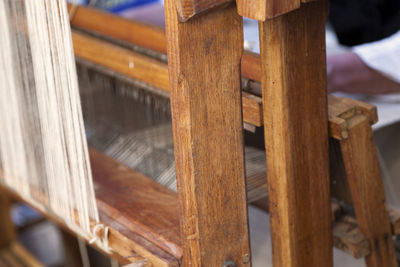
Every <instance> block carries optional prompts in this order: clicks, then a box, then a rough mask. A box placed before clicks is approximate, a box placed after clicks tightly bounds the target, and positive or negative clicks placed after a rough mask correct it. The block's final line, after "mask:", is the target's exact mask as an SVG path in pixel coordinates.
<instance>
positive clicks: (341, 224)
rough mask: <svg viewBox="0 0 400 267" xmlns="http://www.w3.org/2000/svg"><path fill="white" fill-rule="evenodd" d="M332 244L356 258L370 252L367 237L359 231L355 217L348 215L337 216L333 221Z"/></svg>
mask: <svg viewBox="0 0 400 267" xmlns="http://www.w3.org/2000/svg"><path fill="white" fill-rule="evenodd" d="M333 244H334V246H335V247H337V248H339V249H340V250H342V251H344V252H346V253H348V254H350V255H352V256H353V257H354V258H356V259H360V258H363V257H366V256H368V255H369V254H370V253H371V247H370V245H369V241H368V239H367V238H366V237H365V236H364V235H363V234H362V233H361V231H360V229H359V228H358V226H357V221H356V219H354V218H352V217H350V216H344V217H342V218H339V219H338V220H337V221H335V222H334V223H333Z"/></svg>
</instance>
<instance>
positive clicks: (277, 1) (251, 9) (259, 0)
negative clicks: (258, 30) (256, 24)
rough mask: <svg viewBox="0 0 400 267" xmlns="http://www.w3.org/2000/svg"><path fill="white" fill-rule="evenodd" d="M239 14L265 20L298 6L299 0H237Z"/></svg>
mask: <svg viewBox="0 0 400 267" xmlns="http://www.w3.org/2000/svg"><path fill="white" fill-rule="evenodd" d="M236 5H237V10H238V13H239V15H241V16H243V17H246V18H250V19H255V20H258V21H265V20H267V19H271V18H274V17H277V16H280V15H282V14H285V13H288V12H290V11H292V10H295V9H297V8H299V7H300V1H299V0H284V1H283V0H237V1H236Z"/></svg>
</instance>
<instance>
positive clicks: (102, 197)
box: [0, 148, 182, 267]
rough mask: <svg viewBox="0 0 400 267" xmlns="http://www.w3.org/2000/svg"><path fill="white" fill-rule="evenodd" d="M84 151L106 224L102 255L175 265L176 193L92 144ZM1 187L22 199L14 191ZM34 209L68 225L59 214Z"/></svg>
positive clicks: (177, 247)
mask: <svg viewBox="0 0 400 267" xmlns="http://www.w3.org/2000/svg"><path fill="white" fill-rule="evenodd" d="M89 155H90V162H91V167H92V172H93V183H94V188H95V195H96V200H97V206H98V209H99V215H100V221H101V223H103V224H104V225H106V226H109V246H110V248H111V249H112V251H113V254H106V256H108V257H113V258H115V259H117V260H119V261H120V263H121V264H128V263H132V262H136V261H138V260H139V261H141V260H142V259H143V258H145V259H147V261H148V264H150V265H151V264H152V265H153V266H165V267H167V266H173V267H177V266H179V261H180V259H181V258H182V249H181V242H180V236H179V234H180V231H179V213H178V199H177V195H176V193H175V192H173V191H171V190H169V189H167V188H165V187H163V186H161V185H160V184H158V183H156V182H154V181H153V180H151V179H150V178H147V177H145V176H144V175H142V174H140V173H138V172H136V171H134V170H132V169H130V168H128V167H126V166H124V165H122V164H120V163H118V162H116V161H115V160H113V159H111V158H109V157H107V156H105V155H104V154H102V153H100V152H98V151H96V150H94V149H91V148H89ZM1 174H2V173H1V170H0V175H1ZM0 189H4V190H6V192H7V193H8V194H10V196H12V197H13V198H15V199H17V200H19V201H24V200H23V199H22V198H21V197H20V196H19V195H17V194H16V193H15V192H12V191H10V190H7V189H6V188H0ZM39 212H40V213H41V214H43V215H44V216H45V217H46V218H47V219H49V220H51V221H53V222H54V223H57V224H58V225H59V226H60V227H62V228H63V229H64V230H66V231H71V230H70V229H69V228H68V227H67V226H66V225H65V223H64V222H63V221H62V220H60V219H59V218H58V217H54V216H52V215H50V214H48V213H42V212H41V211H39ZM75 235H76V233H75ZM94 246H95V245H94Z"/></svg>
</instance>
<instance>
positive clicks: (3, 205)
mask: <svg viewBox="0 0 400 267" xmlns="http://www.w3.org/2000/svg"><path fill="white" fill-rule="evenodd" d="M10 208H11V200H10V198H9V196H8V195H7V194H6V193H5V191H4V190H3V189H1V188H0V248H3V247H5V246H8V245H10V244H11V242H12V241H13V240H15V238H16V233H15V228H14V225H13V223H12V221H11V214H10Z"/></svg>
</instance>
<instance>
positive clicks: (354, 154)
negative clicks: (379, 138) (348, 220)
mask: <svg viewBox="0 0 400 267" xmlns="http://www.w3.org/2000/svg"><path fill="white" fill-rule="evenodd" d="M347 124H348V135H349V136H348V138H347V139H342V140H340V147H341V149H342V155H343V160H344V164H345V169H346V176H347V179H348V182H349V186H350V192H351V197H352V200H353V205H354V209H355V212H356V216H357V222H358V226H359V228H360V231H361V232H362V233H363V234H364V235H365V236H366V237H367V238H368V239H369V241H370V247H371V254H370V255H369V256H367V257H366V263H367V266H368V267H389V266H390V267H393V266H397V261H396V256H395V252H394V245H393V240H392V232H391V227H390V221H389V215H388V212H387V210H386V207H385V193H384V191H383V183H382V179H381V175H380V169H379V164H378V157H377V153H376V148H375V142H374V139H373V135H372V129H371V126H370V122H369V118H368V117H367V116H365V115H361V114H360V115H356V116H354V117H352V118H351V119H348V120H347Z"/></svg>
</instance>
